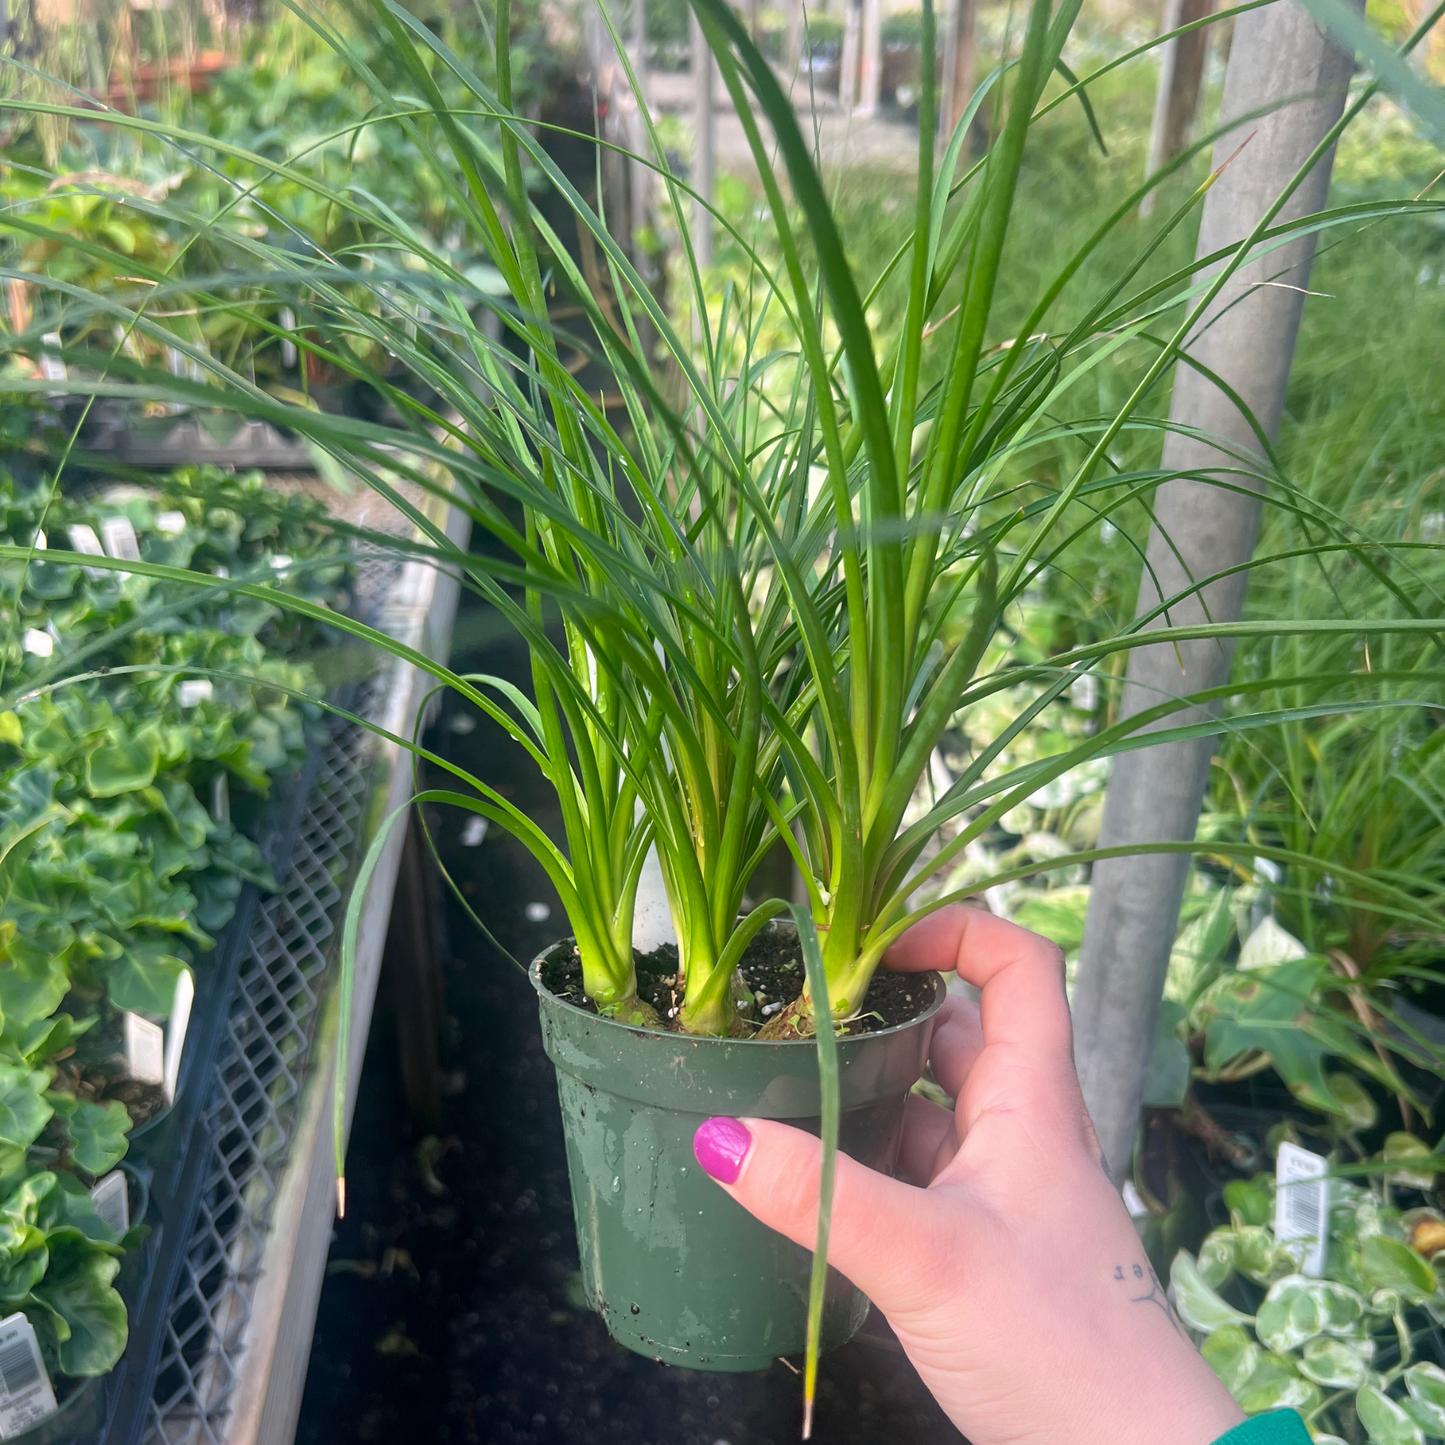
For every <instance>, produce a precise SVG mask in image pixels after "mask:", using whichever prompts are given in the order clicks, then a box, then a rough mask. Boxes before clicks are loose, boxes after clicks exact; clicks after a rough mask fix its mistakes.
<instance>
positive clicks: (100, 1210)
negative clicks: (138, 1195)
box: [90, 1169, 130, 1235]
mask: <svg viewBox="0 0 1445 1445" xmlns="http://www.w3.org/2000/svg"><path fill="white" fill-rule="evenodd" d="M90 1202H91V1203H92V1204H93V1205H95V1212H96V1213H97V1214H98V1215H100V1221H101V1223H102V1224H104V1225H105V1226H106V1228H107V1229H110V1230H112V1231H114V1233H116V1234H117V1235H120V1234H124V1233H125V1232H126V1230H128V1229H129V1228H130V1186H129V1184H128V1183H127V1182H126V1177H125V1175H124V1174H123V1173H122V1172H121V1171H120V1170H119V1169H112V1170H111V1171H110V1173H109V1174H107V1175H106V1176H105V1178H104V1179H102V1180H101V1181H100V1183H99V1184H97V1185H96V1186H95V1188H94V1189H92V1190H91V1191H90Z"/></svg>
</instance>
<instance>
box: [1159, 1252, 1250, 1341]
mask: <svg viewBox="0 0 1445 1445" xmlns="http://www.w3.org/2000/svg"><path fill="white" fill-rule="evenodd" d="M1169 1282H1170V1284H1172V1285H1173V1286H1174V1306H1175V1308H1176V1309H1177V1310H1178V1311H1179V1317H1180V1319H1182V1320H1183V1321H1184V1323H1185V1324H1187V1325H1188V1326H1189V1327H1190V1328H1191V1329H1195V1330H1199V1331H1200V1332H1201V1333H1202V1334H1206V1335H1210V1334H1213V1333H1214V1331H1215V1330H1217V1329H1222V1328H1223V1327H1224V1326H1225V1325H1236V1324H1248V1323H1249V1322H1250V1316H1249V1315H1246V1314H1242V1313H1241V1312H1240V1311H1239V1310H1237V1309H1235V1307H1234V1306H1233V1305H1232V1304H1228V1303H1227V1302H1226V1301H1224V1300H1222V1299H1221V1298H1220V1297H1219V1296H1218V1295H1217V1294H1216V1293H1215V1292H1214V1290H1213V1289H1211V1288H1210V1287H1209V1285H1208V1284H1206V1283H1205V1282H1204V1279H1203V1278H1202V1277H1201V1275H1200V1273H1199V1267H1198V1265H1196V1264H1195V1262H1194V1256H1193V1255H1192V1254H1190V1253H1189V1251H1188V1250H1187V1249H1181V1250H1180V1251H1179V1253H1178V1254H1176V1255H1175V1256H1174V1263H1173V1264H1172V1265H1171V1266H1170V1267H1169Z"/></svg>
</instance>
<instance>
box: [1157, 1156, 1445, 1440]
mask: <svg viewBox="0 0 1445 1445" xmlns="http://www.w3.org/2000/svg"><path fill="white" fill-rule="evenodd" d="M1330 1189H1331V1201H1332V1202H1331V1207H1330V1211H1329V1220H1330V1239H1329V1244H1328V1250H1327V1254H1326V1261H1325V1268H1324V1272H1323V1274H1322V1276H1321V1277H1319V1278H1310V1277H1308V1276H1306V1275H1304V1274H1302V1273H1301V1272H1300V1269H1301V1264H1302V1262H1303V1260H1304V1257H1305V1244H1304V1242H1300V1241H1295V1242H1283V1241H1280V1240H1279V1239H1277V1238H1276V1235H1275V1232H1274V1228H1273V1225H1272V1220H1273V1217H1274V1184H1273V1180H1272V1178H1271V1177H1270V1176H1268V1175H1260V1176H1257V1177H1256V1178H1255V1179H1253V1180H1249V1181H1246V1180H1236V1181H1234V1182H1233V1183H1231V1184H1229V1185H1228V1186H1227V1187H1226V1189H1225V1201H1226V1204H1227V1205H1228V1207H1229V1212H1230V1222H1229V1223H1228V1224H1227V1225H1223V1226H1221V1227H1220V1228H1218V1229H1215V1230H1214V1231H1212V1232H1211V1233H1210V1234H1209V1235H1208V1237H1207V1238H1206V1239H1205V1240H1204V1242H1203V1244H1202V1245H1201V1246H1200V1249H1199V1254H1198V1256H1197V1258H1196V1257H1195V1256H1194V1255H1191V1254H1190V1253H1189V1252H1188V1251H1187V1250H1181V1251H1180V1252H1179V1253H1178V1254H1177V1255H1176V1256H1175V1258H1174V1263H1173V1266H1172V1269H1171V1271H1170V1281H1171V1289H1172V1294H1173V1297H1174V1301H1175V1305H1176V1307H1177V1309H1178V1311H1179V1314H1180V1317H1181V1318H1182V1319H1183V1320H1184V1322H1185V1324H1186V1325H1188V1327H1189V1328H1190V1329H1191V1330H1192V1331H1193V1332H1194V1333H1195V1335H1196V1336H1197V1337H1199V1338H1200V1340H1201V1341H1202V1349H1203V1353H1204V1357H1205V1359H1206V1360H1208V1361H1209V1364H1210V1366H1211V1367H1212V1368H1213V1369H1214V1372H1215V1373H1216V1374H1217V1375H1218V1376H1219V1377H1220V1379H1221V1380H1223V1381H1224V1383H1225V1384H1226V1385H1227V1386H1228V1387H1229V1390H1230V1392H1231V1394H1233V1395H1234V1397H1235V1399H1236V1400H1238V1402H1239V1404H1240V1406H1241V1408H1242V1409H1243V1410H1244V1411H1245V1412H1246V1413H1247V1414H1250V1415H1256V1414H1261V1413H1263V1412H1265V1411H1267V1410H1276V1409H1282V1408H1291V1409H1296V1410H1299V1411H1300V1413H1301V1414H1303V1415H1304V1417H1305V1420H1306V1422H1307V1423H1308V1424H1309V1426H1310V1430H1311V1433H1312V1434H1313V1436H1314V1438H1315V1440H1316V1441H1324V1442H1328V1445H1344V1441H1345V1440H1351V1441H1359V1440H1362V1439H1368V1440H1371V1441H1374V1442H1376V1445H1424V1441H1425V1440H1426V1439H1442V1438H1445V1369H1442V1367H1441V1366H1442V1361H1441V1359H1440V1358H1439V1355H1440V1346H1439V1339H1440V1335H1439V1330H1438V1328H1437V1327H1438V1325H1439V1324H1440V1323H1441V1322H1442V1321H1445V1288H1442V1283H1441V1277H1440V1273H1439V1270H1438V1269H1437V1267H1436V1265H1435V1263H1434V1262H1433V1261H1434V1259H1435V1258H1436V1257H1437V1256H1436V1253H1435V1251H1437V1250H1438V1249H1439V1247H1440V1244H1441V1241H1442V1239H1445V1217H1442V1216H1441V1215H1439V1214H1438V1213H1436V1212H1435V1211H1434V1210H1430V1209H1416V1210H1406V1211H1401V1210H1399V1209H1396V1208H1393V1207H1391V1206H1390V1205H1389V1204H1387V1203H1386V1201H1385V1199H1384V1197H1383V1196H1382V1195H1381V1194H1379V1193H1377V1192H1375V1191H1373V1190H1371V1189H1366V1188H1361V1187H1358V1186H1356V1185H1353V1184H1351V1183H1349V1182H1348V1181H1345V1180H1341V1179H1335V1180H1332V1181H1331V1183H1330Z"/></svg>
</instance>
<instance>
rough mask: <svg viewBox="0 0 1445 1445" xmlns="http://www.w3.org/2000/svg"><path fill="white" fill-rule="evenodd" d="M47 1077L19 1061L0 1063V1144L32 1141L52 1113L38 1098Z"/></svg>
mask: <svg viewBox="0 0 1445 1445" xmlns="http://www.w3.org/2000/svg"><path fill="white" fill-rule="evenodd" d="M49 1082H50V1076H49V1075H48V1074H46V1073H44V1072H43V1071H41V1070H40V1069H27V1068H26V1067H25V1066H24V1065H23V1064H0V1144H13V1145H15V1146H17V1147H19V1148H24V1147H25V1146H26V1145H29V1144H33V1143H34V1142H35V1140H36V1138H37V1137H38V1135H39V1133H40V1131H41V1130H42V1129H43V1128H44V1127H45V1126H46V1124H48V1123H49V1122H50V1116H51V1115H52V1114H53V1113H54V1112H55V1110H54V1109H52V1108H51V1107H50V1105H49V1104H47V1103H46V1102H45V1100H44V1098H43V1097H42V1095H43V1094H44V1092H45V1086H46V1085H47V1084H48V1083H49Z"/></svg>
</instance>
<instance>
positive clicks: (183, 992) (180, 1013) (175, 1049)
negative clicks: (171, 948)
mask: <svg viewBox="0 0 1445 1445" xmlns="http://www.w3.org/2000/svg"><path fill="white" fill-rule="evenodd" d="M195 1001H196V980H195V979H194V978H193V977H192V975H191V971H190V969H185V970H184V971H183V972H182V973H181V976H180V977H179V978H178V979H177V980H176V996H175V1000H174V1002H172V1004H171V1016H170V1018H169V1019H168V1020H167V1021H166V1050H165V1061H164V1062H165V1077H164V1078H162V1080H161V1085H162V1087H163V1088H164V1089H165V1091H166V1102H167V1103H168V1104H169V1103H174V1102H175V1098H176V1085H177V1084H178V1083H179V1082H180V1078H181V1055H182V1054H183V1053H184V1052H185V1048H186V1030H187V1029H188V1028H190V1026H191V1005H192V1004H193V1003H195Z"/></svg>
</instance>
